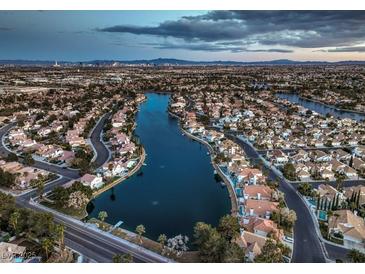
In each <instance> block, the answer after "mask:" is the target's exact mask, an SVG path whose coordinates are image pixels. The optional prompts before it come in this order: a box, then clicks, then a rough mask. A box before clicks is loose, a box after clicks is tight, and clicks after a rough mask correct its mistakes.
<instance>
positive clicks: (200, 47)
mask: <svg viewBox="0 0 365 274" xmlns="http://www.w3.org/2000/svg"><path fill="white" fill-rule="evenodd" d="M242 44H243V43H238V42H237V43H235V42H234V43H232V44H229V43H228V42H223V43H190V44H184V43H179V44H174V43H144V45H147V46H153V47H154V48H158V49H185V50H193V51H210V52H221V51H230V52H233V53H237V52H279V53H292V52H293V50H288V49H275V48H272V49H248V48H245V47H242V46H240V45H242Z"/></svg>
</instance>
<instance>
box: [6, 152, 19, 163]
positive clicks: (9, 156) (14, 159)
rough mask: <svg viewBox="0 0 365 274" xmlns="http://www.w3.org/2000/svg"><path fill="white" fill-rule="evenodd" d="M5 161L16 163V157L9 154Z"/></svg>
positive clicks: (13, 154)
mask: <svg viewBox="0 0 365 274" xmlns="http://www.w3.org/2000/svg"><path fill="white" fill-rule="evenodd" d="M6 160H7V161H9V162H17V161H18V156H17V155H16V154H15V153H12V152H11V153H9V155H8V156H7V157H6Z"/></svg>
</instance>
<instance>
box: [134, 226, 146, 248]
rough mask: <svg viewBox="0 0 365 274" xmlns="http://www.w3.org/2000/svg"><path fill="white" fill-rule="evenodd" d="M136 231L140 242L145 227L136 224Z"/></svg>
mask: <svg viewBox="0 0 365 274" xmlns="http://www.w3.org/2000/svg"><path fill="white" fill-rule="evenodd" d="M136 233H137V234H138V239H139V242H140V243H141V244H142V242H143V241H142V235H143V234H144V233H146V228H145V227H144V225H138V226H137V227H136Z"/></svg>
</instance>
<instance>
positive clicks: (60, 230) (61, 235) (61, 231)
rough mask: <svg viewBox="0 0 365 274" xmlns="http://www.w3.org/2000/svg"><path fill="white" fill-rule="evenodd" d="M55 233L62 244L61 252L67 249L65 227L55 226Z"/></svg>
mask: <svg viewBox="0 0 365 274" xmlns="http://www.w3.org/2000/svg"><path fill="white" fill-rule="evenodd" d="M55 232H56V235H57V238H58V241H59V243H60V248H61V250H64V249H65V226H64V225H62V224H60V225H56V226H55Z"/></svg>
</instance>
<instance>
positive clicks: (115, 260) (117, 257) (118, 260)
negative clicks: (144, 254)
mask: <svg viewBox="0 0 365 274" xmlns="http://www.w3.org/2000/svg"><path fill="white" fill-rule="evenodd" d="M121 262H122V254H119V253H118V254H115V255H113V263H121Z"/></svg>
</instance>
